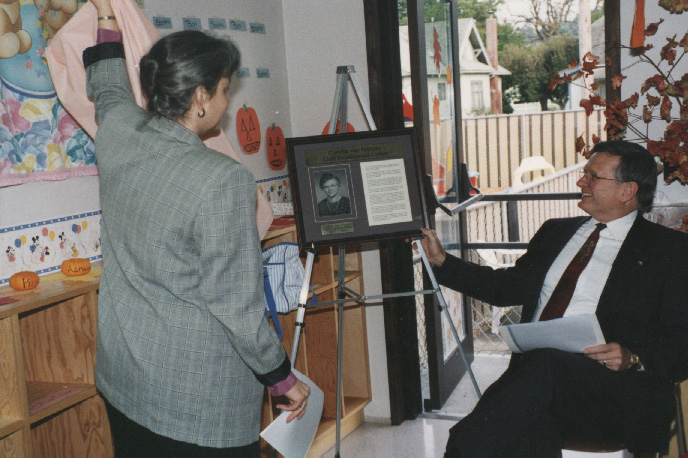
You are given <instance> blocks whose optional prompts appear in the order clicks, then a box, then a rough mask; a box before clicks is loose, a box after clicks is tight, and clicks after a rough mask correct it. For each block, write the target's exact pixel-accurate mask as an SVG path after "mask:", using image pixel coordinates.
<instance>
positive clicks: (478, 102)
mask: <svg viewBox="0 0 688 458" xmlns="http://www.w3.org/2000/svg"><path fill="white" fill-rule="evenodd" d="M471 108H472V109H473V110H474V111H477V110H482V109H483V108H485V105H483V82H482V81H471Z"/></svg>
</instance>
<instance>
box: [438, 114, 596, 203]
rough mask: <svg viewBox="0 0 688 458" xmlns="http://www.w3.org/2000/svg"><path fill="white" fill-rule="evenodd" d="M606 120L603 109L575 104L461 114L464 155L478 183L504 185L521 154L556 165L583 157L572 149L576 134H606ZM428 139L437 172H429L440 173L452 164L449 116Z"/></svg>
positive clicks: (500, 187)
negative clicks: (518, 111)
mask: <svg viewBox="0 0 688 458" xmlns="http://www.w3.org/2000/svg"><path fill="white" fill-rule="evenodd" d="M605 123H606V119H605V117H604V111H603V110H595V111H594V112H593V113H592V115H591V116H586V114H585V111H583V110H576V111H546V112H542V113H531V114H519V115H494V116H479V117H475V118H464V119H463V124H462V128H463V138H462V142H463V151H464V160H465V162H466V165H467V166H468V169H469V170H472V171H476V172H478V173H479V174H480V176H479V181H480V188H481V189H484V190H486V191H487V192H492V191H496V190H503V189H505V188H508V187H510V186H512V185H513V183H512V182H511V177H512V174H513V172H514V170H515V169H516V168H517V167H518V165H519V164H520V163H521V161H522V160H523V159H524V158H526V157H531V156H543V157H544V158H545V159H546V160H547V162H549V163H550V164H552V165H554V168H555V169H557V170H561V169H564V168H566V167H569V166H572V165H574V164H577V163H580V162H582V161H583V160H584V159H583V157H582V156H581V155H580V154H578V153H576V151H575V140H576V138H578V137H580V136H581V135H583V138H584V139H586V141H587V142H588V144H590V143H591V142H592V136H593V134H594V135H596V136H598V137H600V138H602V139H604V138H606V135H605V133H604V125H605ZM430 143H431V150H432V155H433V160H434V163H435V167H436V168H437V169H439V174H440V175H442V176H441V177H438V176H434V178H436V179H438V178H439V179H440V180H441V179H444V170H445V169H451V168H452V166H451V159H450V158H449V155H450V154H451V145H452V121H451V120H444V121H442V122H441V123H440V125H439V126H434V127H432V128H431V135H430ZM434 175H436V174H434ZM446 187H447V188H448V187H449V186H446ZM439 194H440V195H441V194H442V193H441V192H440V193H439Z"/></svg>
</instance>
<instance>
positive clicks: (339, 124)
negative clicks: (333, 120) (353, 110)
mask: <svg viewBox="0 0 688 458" xmlns="http://www.w3.org/2000/svg"><path fill="white" fill-rule="evenodd" d="M346 131H347V133H348V132H353V131H354V126H352V125H351V123H348V122H347V123H346ZM329 133H330V122H329V121H328V122H327V124H325V128H324V129H323V131H322V135H327V134H329ZM334 133H335V134H341V133H342V121H341V120H339V119H338V120H337V127H336V128H335V130H334Z"/></svg>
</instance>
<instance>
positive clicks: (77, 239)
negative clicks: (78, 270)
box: [0, 211, 102, 285]
mask: <svg viewBox="0 0 688 458" xmlns="http://www.w3.org/2000/svg"><path fill="white" fill-rule="evenodd" d="M100 215H101V212H100V211H94V212H89V213H82V214H78V215H72V216H66V217H61V218H54V219H51V220H47V221H41V222H36V223H29V224H22V225H21V226H16V227H8V228H3V229H0V285H1V284H5V283H7V282H8V281H9V278H10V277H11V276H12V275H13V274H15V273H17V272H21V271H22V270H30V271H33V272H36V273H38V274H39V275H40V274H44V273H48V272H53V271H59V270H60V265H61V264H62V261H64V260H65V259H72V258H87V259H90V260H91V261H94V260H97V259H101V258H102V253H101V249H100Z"/></svg>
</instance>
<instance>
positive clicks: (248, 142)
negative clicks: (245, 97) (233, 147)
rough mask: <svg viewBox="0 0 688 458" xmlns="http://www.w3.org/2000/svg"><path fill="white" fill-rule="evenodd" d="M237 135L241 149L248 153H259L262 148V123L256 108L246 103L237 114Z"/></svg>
mask: <svg viewBox="0 0 688 458" xmlns="http://www.w3.org/2000/svg"><path fill="white" fill-rule="evenodd" d="M236 123H237V137H239V144H240V145H241V149H243V150H244V152H245V153H246V154H254V153H257V152H258V150H259V149H260V123H259V122H258V115H257V114H256V110H254V109H253V108H251V107H247V106H246V105H244V106H243V107H242V108H239V111H237V116H236Z"/></svg>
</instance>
